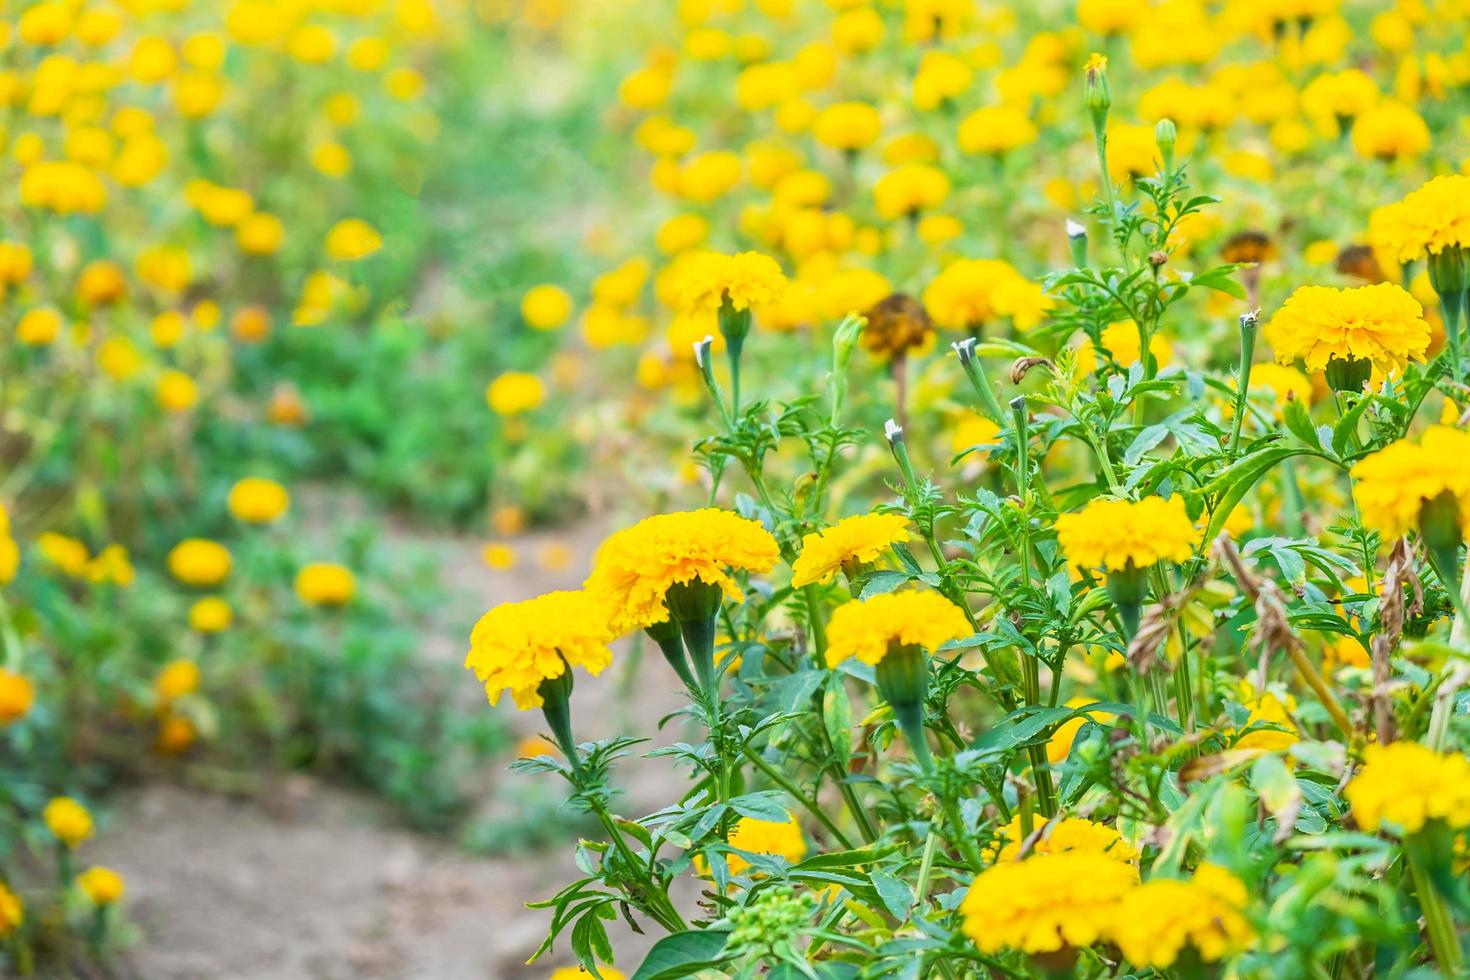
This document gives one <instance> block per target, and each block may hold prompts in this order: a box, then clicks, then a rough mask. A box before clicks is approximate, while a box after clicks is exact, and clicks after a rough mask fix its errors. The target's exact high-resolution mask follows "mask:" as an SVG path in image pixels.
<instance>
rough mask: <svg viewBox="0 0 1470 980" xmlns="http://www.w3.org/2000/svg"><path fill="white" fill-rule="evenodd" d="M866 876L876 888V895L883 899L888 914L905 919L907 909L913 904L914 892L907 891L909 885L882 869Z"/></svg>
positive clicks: (907, 915)
mask: <svg viewBox="0 0 1470 980" xmlns="http://www.w3.org/2000/svg"><path fill="white" fill-rule="evenodd" d="M868 878H869V879H870V880H871V881H872V882H873V887H874V888H876V889H877V890H878V897H879V898H880V899H882V900H883V907H884V908H885V909H887V910H888V914H889V915H891V916H893V917H894V918H895V919H897V920H898V921H899V922H903V921H905V920H907V919H908V917H909V909H910V908H912V907H913V904H914V893H913V892H911V891H909V886H908V885H907V884H905V883H904V881H903V879H901V878H896V877H894V876H893V875H891V874H885V873H884V872H882V871H874V872H873V873H872V874H870V875H868Z"/></svg>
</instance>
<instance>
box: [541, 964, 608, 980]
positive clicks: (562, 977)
mask: <svg viewBox="0 0 1470 980" xmlns="http://www.w3.org/2000/svg"><path fill="white" fill-rule="evenodd" d="M597 972H598V973H600V974H602V980H627V975H626V974H624V973H623V971H621V970H614V969H613V968H612V967H610V966H603V965H601V964H598V967H597ZM548 980H592V974H590V973H588V972H587V970H586V968H585V967H580V966H560V967H557V968H556V969H555V970H552V971H551V976H550V977H549V978H548Z"/></svg>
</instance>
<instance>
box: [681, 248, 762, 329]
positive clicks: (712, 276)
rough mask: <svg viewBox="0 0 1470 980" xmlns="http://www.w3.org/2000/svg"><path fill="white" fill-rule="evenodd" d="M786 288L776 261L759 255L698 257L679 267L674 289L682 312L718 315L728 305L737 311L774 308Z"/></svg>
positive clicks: (694, 256)
mask: <svg viewBox="0 0 1470 980" xmlns="http://www.w3.org/2000/svg"><path fill="white" fill-rule="evenodd" d="M786 288H787V283H786V276H785V274H783V273H782V272H781V267H780V266H779V265H777V264H776V260H775V259H773V258H771V257H770V256H768V255H762V254H761V253H759V252H740V253H739V254H736V255H723V254H721V253H719V252H698V253H695V254H694V255H691V256H688V257H687V258H686V259H684V260H683V261H682V262H681V263H680V264H679V279H678V281H677V282H676V283H675V285H674V289H675V295H676V296H677V298H678V306H679V309H680V310H681V311H682V312H684V313H688V314H694V313H698V312H702V311H703V312H714V311H717V310H719V309H720V307H721V306H722V305H723V304H724V303H726V302H728V303H729V304H730V306H731V307H732V308H734V309H736V310H748V309H752V308H754V307H758V306H770V305H771V304H772V303H775V302H776V301H777V300H779V299H780V298H781V294H782V293H783V292H785V290H786Z"/></svg>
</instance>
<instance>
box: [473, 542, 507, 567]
mask: <svg viewBox="0 0 1470 980" xmlns="http://www.w3.org/2000/svg"><path fill="white" fill-rule="evenodd" d="M480 558H481V559H482V560H483V561H484V562H485V567H486V568H493V569H495V570H496V571H498V572H504V571H508V570H510V569H512V568H515V567H516V552H515V549H514V548H512V547H511V546H510V545H508V544H500V543H493V542H492V543H491V544H487V545H485V548H484V550H483V551H481V552H480Z"/></svg>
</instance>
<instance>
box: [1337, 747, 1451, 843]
mask: <svg viewBox="0 0 1470 980" xmlns="http://www.w3.org/2000/svg"><path fill="white" fill-rule="evenodd" d="M1343 793H1344V795H1345V796H1346V797H1347V801H1348V805H1350V806H1351V807H1352V809H1353V819H1354V820H1356V821H1357V823H1358V826H1360V827H1362V828H1363V829H1364V830H1368V831H1373V830H1377V829H1379V827H1381V826H1383V825H1384V824H1388V825H1389V826H1390V828H1391V829H1393V830H1397V831H1400V832H1402V833H1405V834H1415V833H1418V832H1419V831H1420V830H1422V829H1423V828H1424V825H1425V824H1426V823H1428V822H1429V821H1431V820H1441V821H1443V822H1444V823H1446V824H1448V825H1449V826H1450V827H1452V828H1455V829H1459V828H1461V827H1467V826H1470V759H1466V758H1465V756H1464V755H1463V754H1462V753H1460V752H1453V751H1452V752H1446V753H1444V754H1440V753H1438V752H1436V751H1434V750H1433V749H1431V748H1429V747H1427V746H1424V745H1420V744H1419V743H1418V742H1394V743H1392V744H1391V745H1370V746H1368V748H1367V749H1366V750H1365V751H1364V753H1363V768H1362V769H1360V770H1358V774H1357V775H1356V776H1354V777H1353V779H1352V782H1350V783H1348V784H1347V788H1346V789H1345V790H1344V791H1343Z"/></svg>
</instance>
